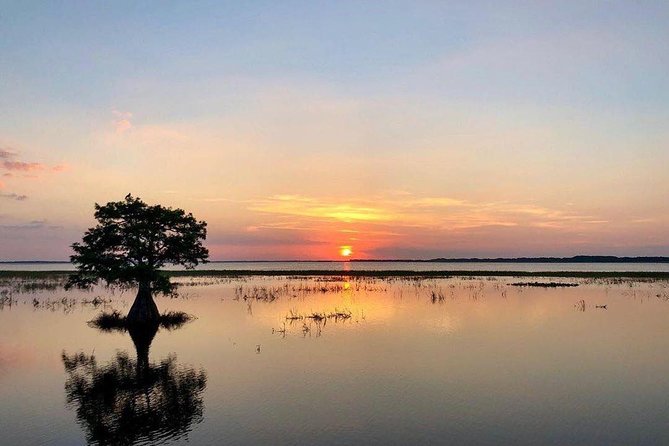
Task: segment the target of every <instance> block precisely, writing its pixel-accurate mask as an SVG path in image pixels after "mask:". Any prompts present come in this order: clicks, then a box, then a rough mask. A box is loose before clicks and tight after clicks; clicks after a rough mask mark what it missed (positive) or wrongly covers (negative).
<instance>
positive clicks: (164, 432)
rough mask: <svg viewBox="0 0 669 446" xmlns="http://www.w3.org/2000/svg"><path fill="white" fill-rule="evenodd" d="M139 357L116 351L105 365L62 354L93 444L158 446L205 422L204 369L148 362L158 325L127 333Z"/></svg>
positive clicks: (71, 397) (70, 394)
mask: <svg viewBox="0 0 669 446" xmlns="http://www.w3.org/2000/svg"><path fill="white" fill-rule="evenodd" d="M128 331H129V332H130V337H131V338H132V341H133V343H134V344H135V349H136V352H137V359H136V360H133V359H132V358H130V356H129V355H128V354H127V353H126V352H117V353H116V356H115V357H114V358H113V359H112V360H111V361H110V362H108V363H106V364H103V365H101V364H98V361H97V358H96V357H95V355H87V354H85V353H77V354H73V355H68V354H67V353H65V352H63V356H62V359H63V365H64V366H65V372H66V374H67V379H66V382H65V394H66V400H67V404H68V406H69V407H72V408H75V409H76V412H77V420H78V422H79V424H80V425H81V426H82V428H83V429H84V431H85V432H86V440H87V442H88V443H89V444H97V445H131V444H138V443H149V444H156V443H161V442H162V441H167V440H174V439H178V438H182V437H184V436H186V435H187V434H188V432H189V431H190V428H191V425H192V424H193V423H196V424H197V423H199V422H201V421H202V415H203V411H204V404H203V401H202V393H203V391H204V389H205V387H206V384H207V375H206V373H205V371H204V370H195V369H194V368H192V367H188V366H184V365H180V364H179V363H178V362H177V358H176V356H175V355H170V356H168V357H167V358H164V359H162V360H161V361H160V362H159V363H151V362H149V348H150V346H151V342H152V341H153V338H154V337H155V335H156V332H157V331H158V326H152V327H144V328H132V329H129V330H128Z"/></svg>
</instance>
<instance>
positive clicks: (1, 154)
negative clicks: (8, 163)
mask: <svg viewBox="0 0 669 446" xmlns="http://www.w3.org/2000/svg"><path fill="white" fill-rule="evenodd" d="M15 156H16V152H14V151H13V150H9V149H6V148H2V147H0V159H5V160H7V159H12V158H14V157H15Z"/></svg>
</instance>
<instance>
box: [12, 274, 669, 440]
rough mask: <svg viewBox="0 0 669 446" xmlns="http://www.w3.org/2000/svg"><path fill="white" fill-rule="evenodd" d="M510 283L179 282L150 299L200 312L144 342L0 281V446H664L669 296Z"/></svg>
mask: <svg viewBox="0 0 669 446" xmlns="http://www.w3.org/2000/svg"><path fill="white" fill-rule="evenodd" d="M522 280H525V279H514V278H499V279H497V278H485V279H476V278H474V279H459V278H451V279H438V280H421V281H416V280H411V279H405V280H389V279H366V278H352V279H350V280H345V279H330V278H308V279H286V278H281V277H274V278H263V277H250V278H245V279H239V280H237V279H235V280H231V279H209V278H207V279H193V278H181V279H180V281H181V282H182V283H183V286H182V287H181V296H182V297H180V298H177V299H170V298H165V297H161V298H158V299H157V302H158V306H159V307H160V309H161V310H162V311H167V310H179V311H186V312H188V313H191V314H193V315H196V316H197V319H196V320H195V321H193V322H190V323H188V324H186V325H185V326H183V327H181V328H179V329H176V330H172V331H169V330H164V329H161V330H159V331H158V332H157V333H127V332H125V333H123V332H111V333H105V332H101V331H99V330H96V329H94V328H92V327H90V326H89V325H87V323H86V322H87V321H89V320H91V319H92V318H93V317H95V316H96V315H97V314H99V313H100V312H101V311H103V310H104V309H105V308H106V309H107V310H111V309H117V310H119V311H121V312H126V311H127V310H128V308H129V305H130V304H131V303H132V298H133V297H134V295H133V293H132V292H130V291H129V292H125V293H120V292H112V291H110V290H107V289H104V288H98V289H95V290H93V291H91V292H81V291H71V292H65V291H64V290H62V289H61V288H59V287H58V286H57V285H54V287H53V288H52V289H41V290H40V289H26V288H25V287H22V284H21V283H19V282H16V281H5V282H3V283H2V285H0V289H1V290H3V291H2V296H3V300H2V305H1V306H0V432H2V435H3V440H2V442H3V444H12V445H35V444H48V445H72V444H86V443H89V444H118V443H126V444H182V443H186V442H187V443H188V444H193V445H208V444H221V443H227V444H249V445H255V444H356V443H358V444H437V443H440V444H443V443H449V442H450V443H453V444H621V445H622V444H663V443H664V444H666V443H669V431H668V430H667V422H666V414H665V411H666V408H667V404H668V401H669V355H667V354H666V352H667V351H668V349H669V325H668V324H667V320H668V318H669V302H668V301H667V300H668V299H669V284H668V283H667V282H663V281H652V282H639V281H633V282H632V281H617V280H607V281H601V280H596V281H595V280H568V282H569V283H577V284H578V285H579V286H577V287H568V288H566V287H565V288H537V287H518V286H513V285H512V283H514V282H518V281H522ZM532 280H533V281H534V280H535V279H532ZM537 280H541V279H537ZM553 280H554V279H553ZM561 281H562V280H561ZM96 297H98V298H99V299H97V300H95V298H96ZM601 305H606V309H603V308H596V307H597V306H601Z"/></svg>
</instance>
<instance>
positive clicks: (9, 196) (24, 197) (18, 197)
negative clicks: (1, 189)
mask: <svg viewBox="0 0 669 446" xmlns="http://www.w3.org/2000/svg"><path fill="white" fill-rule="evenodd" d="M0 198H7V199H9V200H16V201H25V200H27V199H28V196H27V195H19V194H15V193H6V194H5V193H0Z"/></svg>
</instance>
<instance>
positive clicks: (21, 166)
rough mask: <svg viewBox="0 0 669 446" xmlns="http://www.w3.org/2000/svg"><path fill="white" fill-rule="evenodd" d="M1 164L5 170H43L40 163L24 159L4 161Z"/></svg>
mask: <svg viewBox="0 0 669 446" xmlns="http://www.w3.org/2000/svg"><path fill="white" fill-rule="evenodd" d="M2 166H3V167H4V168H5V169H7V170H14V171H21V172H33V171H36V170H44V164H42V163H26V162H24V161H4V162H3V163H2Z"/></svg>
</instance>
